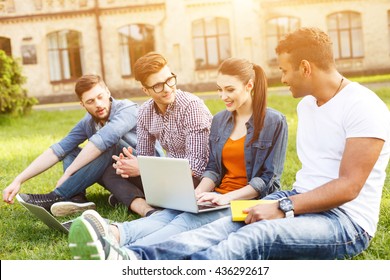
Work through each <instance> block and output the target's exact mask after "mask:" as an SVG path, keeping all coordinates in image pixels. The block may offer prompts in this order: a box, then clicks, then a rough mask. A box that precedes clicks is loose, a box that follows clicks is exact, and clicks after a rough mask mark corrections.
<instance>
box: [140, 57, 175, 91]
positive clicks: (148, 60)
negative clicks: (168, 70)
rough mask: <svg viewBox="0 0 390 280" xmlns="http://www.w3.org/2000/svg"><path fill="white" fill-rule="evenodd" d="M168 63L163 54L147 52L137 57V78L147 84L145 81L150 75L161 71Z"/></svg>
mask: <svg viewBox="0 0 390 280" xmlns="http://www.w3.org/2000/svg"><path fill="white" fill-rule="evenodd" d="M167 64H168V62H167V60H166V59H165V57H163V56H162V55H161V54H159V53H155V52H150V53H147V54H145V55H144V56H141V57H140V58H139V59H137V61H136V62H135V64H134V76H135V79H136V80H137V81H140V82H141V84H142V85H145V81H146V79H147V78H148V77H149V76H150V75H152V74H154V73H157V72H159V71H160V70H161V69H162V68H163V67H164V66H165V65H167Z"/></svg>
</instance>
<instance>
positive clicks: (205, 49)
mask: <svg viewBox="0 0 390 280" xmlns="http://www.w3.org/2000/svg"><path fill="white" fill-rule="evenodd" d="M192 41H193V47H194V58H195V69H196V70H199V69H215V68H217V67H218V65H219V64H220V62H222V61H223V60H224V59H226V58H228V57H230V55H231V47H230V32H229V20H227V19H224V18H207V19H200V20H196V21H194V22H193V23H192Z"/></svg>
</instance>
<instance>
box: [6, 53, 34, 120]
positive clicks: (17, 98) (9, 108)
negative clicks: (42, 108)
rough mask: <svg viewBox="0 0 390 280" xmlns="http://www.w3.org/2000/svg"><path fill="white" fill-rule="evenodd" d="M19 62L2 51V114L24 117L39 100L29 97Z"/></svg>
mask: <svg viewBox="0 0 390 280" xmlns="http://www.w3.org/2000/svg"><path fill="white" fill-rule="evenodd" d="M25 82H26V77H24V76H23V75H22V69H21V67H20V65H19V64H18V62H17V61H16V60H15V59H13V58H12V57H9V56H7V55H6V54H5V52H4V51H3V50H0V114H11V115H18V116H20V115H24V114H26V113H27V112H29V111H30V110H31V107H32V106H33V105H34V104H37V103H38V100H37V99H36V98H33V97H28V96H27V90H26V89H25V88H23V84H24V83H25Z"/></svg>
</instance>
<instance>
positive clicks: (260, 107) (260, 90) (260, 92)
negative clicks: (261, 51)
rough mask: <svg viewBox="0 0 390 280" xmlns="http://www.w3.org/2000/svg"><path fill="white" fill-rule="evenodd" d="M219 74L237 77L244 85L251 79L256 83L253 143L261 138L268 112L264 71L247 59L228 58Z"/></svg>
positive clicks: (253, 99)
mask: <svg viewBox="0 0 390 280" xmlns="http://www.w3.org/2000/svg"><path fill="white" fill-rule="evenodd" d="M218 73H221V74H223V75H229V76H235V77H237V78H238V79H239V80H240V81H242V83H243V84H247V83H248V82H249V80H250V79H252V80H253V82H254V87H253V89H252V108H253V113H252V114H253V123H254V132H253V138H252V140H251V143H253V142H254V141H256V140H257V139H258V138H259V134H260V131H261V129H262V128H263V126H264V119H265V113H266V110H267V77H266V75H265V73H264V71H263V69H262V68H261V67H260V66H259V65H256V64H254V63H251V62H249V61H248V60H246V59H239V58H228V59H226V60H224V61H223V62H222V63H221V65H220V66H219V68H218Z"/></svg>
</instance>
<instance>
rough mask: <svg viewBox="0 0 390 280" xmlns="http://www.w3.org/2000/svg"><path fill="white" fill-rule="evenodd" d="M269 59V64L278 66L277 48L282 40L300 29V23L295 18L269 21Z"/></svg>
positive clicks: (280, 18) (278, 18) (267, 28)
mask: <svg viewBox="0 0 390 280" xmlns="http://www.w3.org/2000/svg"><path fill="white" fill-rule="evenodd" d="M266 26H267V27H266V30H267V35H266V36H267V58H268V63H269V64H276V53H275V48H276V46H277V44H278V42H279V41H280V39H281V38H282V37H283V36H284V35H285V34H287V33H290V32H292V31H294V30H296V29H298V28H299V27H300V21H299V19H298V18H294V17H288V16H286V17H277V18H272V19H269V20H268V21H267V25H266Z"/></svg>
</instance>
